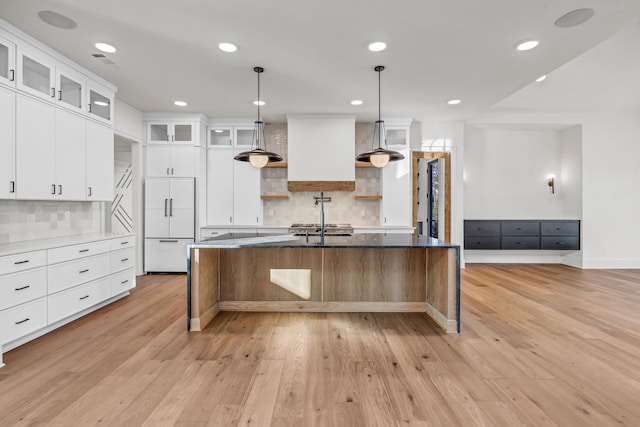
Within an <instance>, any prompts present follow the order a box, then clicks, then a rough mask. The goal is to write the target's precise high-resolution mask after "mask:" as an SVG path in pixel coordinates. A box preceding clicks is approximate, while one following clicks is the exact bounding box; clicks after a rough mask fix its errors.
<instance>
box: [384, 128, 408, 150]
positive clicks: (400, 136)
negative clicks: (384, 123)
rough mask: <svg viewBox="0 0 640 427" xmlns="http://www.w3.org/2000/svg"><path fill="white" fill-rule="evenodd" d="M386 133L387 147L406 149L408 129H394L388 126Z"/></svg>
mask: <svg viewBox="0 0 640 427" xmlns="http://www.w3.org/2000/svg"><path fill="white" fill-rule="evenodd" d="M386 132H387V145H395V146H402V147H408V146H409V129H407V128H396V127H391V126H388V127H387V128H386Z"/></svg>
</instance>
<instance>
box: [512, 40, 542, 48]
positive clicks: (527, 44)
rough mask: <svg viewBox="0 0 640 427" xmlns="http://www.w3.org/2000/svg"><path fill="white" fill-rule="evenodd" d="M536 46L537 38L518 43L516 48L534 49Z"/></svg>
mask: <svg viewBox="0 0 640 427" xmlns="http://www.w3.org/2000/svg"><path fill="white" fill-rule="evenodd" d="M536 46H538V41H537V40H527V41H524V42H521V43H518V45H517V46H516V49H518V50H530V49H533V48H534V47H536Z"/></svg>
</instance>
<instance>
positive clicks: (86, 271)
mask: <svg viewBox="0 0 640 427" xmlns="http://www.w3.org/2000/svg"><path fill="white" fill-rule="evenodd" d="M88 272H89V269H88V268H87V269H84V270H80V271H78V273H80V274H82V273H88Z"/></svg>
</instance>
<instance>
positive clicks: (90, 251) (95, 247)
mask: <svg viewBox="0 0 640 427" xmlns="http://www.w3.org/2000/svg"><path fill="white" fill-rule="evenodd" d="M110 249H111V245H110V243H109V241H108V240H101V241H99V242H89V243H83V244H81V245H72V246H64V247H61V248H54V249H49V250H48V251H47V257H48V262H49V264H55V263H58V262H65V261H71V260H73V259H78V258H86V257H88V256H93V255H97V254H103V253H105V252H109V250H110Z"/></svg>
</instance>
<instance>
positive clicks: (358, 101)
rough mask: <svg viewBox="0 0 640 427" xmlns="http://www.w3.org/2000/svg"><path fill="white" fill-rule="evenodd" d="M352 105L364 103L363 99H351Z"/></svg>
mask: <svg viewBox="0 0 640 427" xmlns="http://www.w3.org/2000/svg"><path fill="white" fill-rule="evenodd" d="M351 105H362V100H361V99H354V100H353V101H351Z"/></svg>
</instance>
